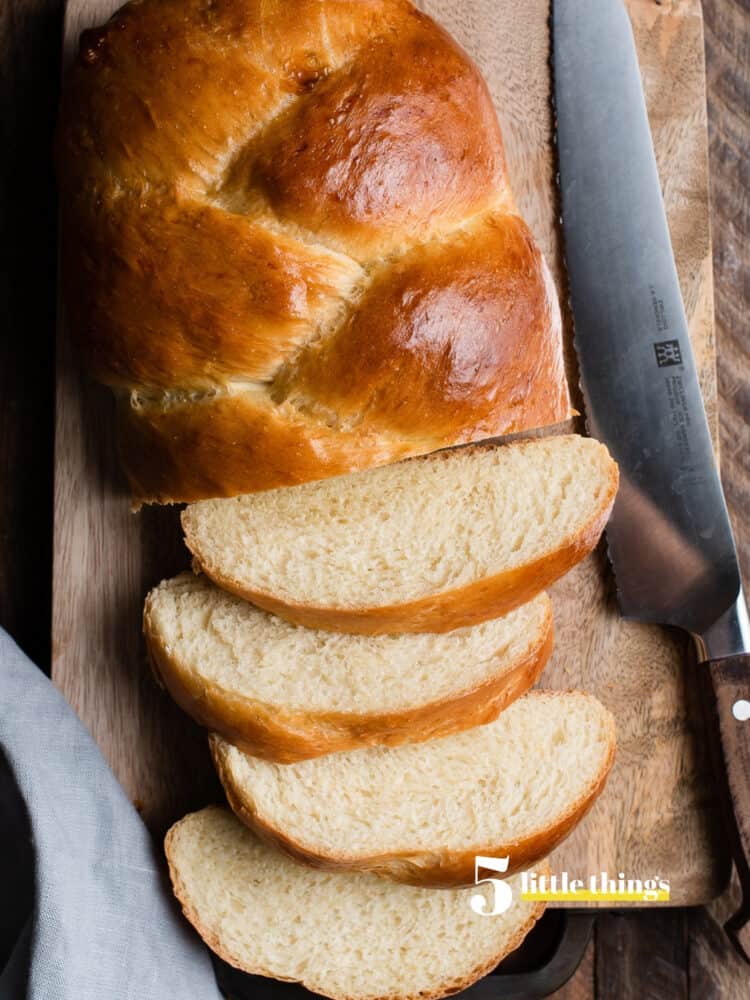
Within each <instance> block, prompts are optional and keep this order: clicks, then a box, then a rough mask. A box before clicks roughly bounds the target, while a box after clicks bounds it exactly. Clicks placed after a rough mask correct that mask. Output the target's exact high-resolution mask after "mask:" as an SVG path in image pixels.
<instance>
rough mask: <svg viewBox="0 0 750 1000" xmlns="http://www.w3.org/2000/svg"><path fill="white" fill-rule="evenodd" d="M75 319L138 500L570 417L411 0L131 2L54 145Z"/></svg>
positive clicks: (546, 297) (95, 52)
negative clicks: (114, 409) (115, 411)
mask: <svg viewBox="0 0 750 1000" xmlns="http://www.w3.org/2000/svg"><path fill="white" fill-rule="evenodd" d="M57 168H58V175H59V178H60V184H61V189H62V194H63V197H62V200H61V203H62V210H63V223H64V241H65V252H64V254H63V257H62V261H63V268H64V282H65V286H66V302H67V313H68V316H69V317H70V320H71V323H72V326H73V328H74V329H75V331H76V334H77V337H78V339H79V341H80V343H81V345H82V349H83V354H84V357H85V359H86V361H87V364H88V366H89V368H90V370H91V372H92V373H93V374H94V375H95V376H96V377H97V378H98V379H100V380H101V381H102V382H105V383H107V384H109V385H111V386H112V387H113V388H114V389H115V391H116V392H117V394H118V397H119V419H120V428H121V434H120V437H121V453H122V458H123V462H124V466H125V469H126V472H127V474H128V477H129V480H130V483H131V488H132V492H133V495H134V499H135V500H136V502H149V501H160V502H169V501H192V500H197V499H201V498H208V497H218V496H234V495H237V494H240V493H246V492H253V491H256V490H262V489H268V488H271V487H277V486H287V485H293V484H295V483H302V482H306V481H310V480H313V479H320V478H324V477H327V476H333V475H339V474H341V473H345V472H349V471H353V470H355V469H363V468H367V467H371V466H375V465H381V464H385V463H388V462H391V461H395V460H397V459H399V458H402V457H406V456H408V455H413V454H421V453H426V452H429V451H434V450H435V449H437V448H441V447H444V446H447V445H452V444H461V443H466V442H469V441H474V440H479V439H482V438H488V437H493V436H499V435H503V434H508V433H512V432H517V431H521V430H527V429H530V428H533V427H541V426H546V425H551V424H555V423H559V422H561V421H563V420H565V419H566V418H567V417H568V416H570V414H571V409H570V401H569V396H568V390H567V385H566V382H565V376H564V367H563V359H562V347H561V321H560V312H559V307H558V303H557V297H556V293H555V288H554V284H553V282H552V280H551V278H550V275H549V271H548V269H547V267H546V265H545V262H544V260H543V258H542V255H541V253H540V251H539V249H538V247H537V246H536V244H535V242H534V239H533V237H532V235H531V233H530V231H529V229H528V227H527V226H526V224H525V223H524V221H523V220H522V219H521V218H520V217H519V215H518V213H517V210H516V208H515V205H514V201H513V196H512V193H511V191H510V188H509V184H508V177H507V171H506V166H505V159H504V153H503V146H502V139H501V135H500V130H499V126H498V123H497V118H496V115H495V111H494V108H493V106H492V101H491V98H490V95H489V92H488V90H487V87H486V85H485V83H484V81H483V80H482V78H481V76H480V74H479V72H478V70H477V68H476V66H475V65H474V64H473V63H472V62H471V60H470V59H469V58H468V56H467V55H466V54H465V53H464V52H463V51H462V50H461V49H460V48H459V46H458V45H457V44H456V43H455V42H454V41H453V40H452V39H451V38H450V37H449V35H447V34H446V32H445V31H443V29H442V28H440V27H439V26H438V25H436V24H435V22H434V21H432V20H431V19H430V18H429V17H427V16H426V15H425V14H424V13H422V12H421V11H418V10H417V9H416V8H414V7H413V6H412V5H411V4H410V3H409V2H408V0H263V2H261V0H158V2H157V0H139V2H134V3H131V4H128V5H127V6H126V7H123V8H122V9H121V10H120V11H118V12H117V13H116V14H115V15H114V17H113V18H112V19H111V20H110V21H109V22H108V23H107V24H106V25H104V26H103V27H101V28H98V29H95V30H91V31H87V32H84V34H83V35H82V36H81V41H80V51H79V56H78V59H77V61H76V62H75V64H74V65H73V67H72V68H71V70H70V72H69V74H68V77H67V80H66V86H65V89H64V96H63V103H62V110H61V117H60V124H59V129H58V137H57Z"/></svg>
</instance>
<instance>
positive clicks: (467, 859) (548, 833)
mask: <svg viewBox="0 0 750 1000" xmlns="http://www.w3.org/2000/svg"><path fill="white" fill-rule="evenodd" d="M551 693H552V692H548V691H545V692H543V694H544V695H547V696H549V695H550V694H551ZM557 693H564V692H557ZM609 737H610V738H609V753H608V755H607V758H606V760H605V762H604V764H603V766H602V768H601V770H600V771H599V773H598V774H597V776H596V778H595V779H594V780H593V781H592V782H591V784H590V785H589V787H588V788H587V789H586V790H585V792H583V793H582V794H581V796H580V797H579V798H578V799H577V801H576V802H574V803H572V805H571V807H570V808H569V809H568V810H567V811H566V812H565V813H564V814H563V815H561V816H559V817H558V818H557V820H556V822H554V823H553V824H551V825H550V826H547V827H541V828H540V829H538V830H536V831H534V833H531V834H529V836H527V837H524V838H523V839H522V840H519V841H515V842H512V843H499V844H498V843H495V844H475V845H474V846H472V847H470V848H467V849H466V850H464V851H456V850H453V849H448V848H442V849H441V848H440V846H439V845H437V844H436V845H435V848H434V849H433V850H430V851H409V850H407V849H404V850H403V851H400V852H390V853H384V854H374V855H370V856H367V855H362V854H353V853H350V854H346V853H343V852H342V853H341V854H340V855H334V854H324V853H322V852H321V851H317V850H315V849H314V848H312V847H311V846H310V845H309V844H301V843H299V842H297V841H295V840H293V839H292V838H291V837H289V836H287V835H286V834H285V833H284V831H283V830H280V829H278V827H274V826H273V825H272V824H271V822H270V821H269V820H268V818H267V817H265V816H263V815H262V814H261V813H260V812H259V810H258V808H257V806H256V804H255V803H254V801H253V800H252V798H251V797H249V796H248V795H247V793H246V792H245V790H244V789H242V788H240V787H238V786H237V785H236V783H235V782H234V780H233V774H232V770H231V768H230V767H227V766H226V753H225V750H223V748H222V744H221V741H220V740H217V739H214V738H210V739H209V745H210V747H211V755H212V757H213V761H214V765H215V767H216V770H217V772H218V775H219V778H220V780H221V783H222V785H223V787H224V791H225V793H226V796H227V801H228V803H229V805H230V806H231V808H232V811H233V812H234V814H235V815H236V816H237V817H238V819H241V820H242V822H243V823H244V824H245V825H246V826H248V827H249V828H250V829H251V830H253V832H254V833H256V834H257V835H258V836H259V837H260V838H261V839H262V840H264V841H265V842H266V843H268V844H271V845H272V846H275V847H277V848H279V849H280V850H282V851H284V852H285V853H286V854H288V855H289V856H290V857H292V858H294V859H295V860H297V861H300V862H302V863H303V864H306V865H309V866H310V867H312V868H321V869H323V870H325V871H362V872H370V873H372V874H373V875H379V876H381V877H382V878H389V879H391V880H393V881H394V882H403V883H405V884H406V885H414V886H421V887H423V888H433V889H456V888H460V887H461V886H469V885H473V884H474V878H475V870H474V863H475V859H476V857H477V855H482V856H484V857H491V858H505V857H507V858H509V862H508V871H507V873H504V876H503V877H509V876H511V875H514V874H515V873H516V872H520V871H525V870H527V869H528V868H531V867H533V866H534V865H535V864H536V863H537V862H538V861H539V860H540V859H542V858H546V857H547V856H548V855H549V854H551V853H552V851H553V850H554V849H555V848H556V847H557V846H558V845H559V844H561V843H562V841H563V840H565V838H566V837H567V836H568V835H569V834H570V833H572V832H573V830H575V828H576V827H577V826H578V824H579V823H580V822H581V820H582V819H583V818H584V816H585V815H586V813H587V812H588V811H589V810H590V809H591V807H592V806H593V804H594V802H595V801H596V799H597V798H598V797H599V794H600V793H601V792H602V790H603V789H604V786H605V784H606V783H607V778H608V776H609V772H610V770H611V769H612V764H613V763H614V759H615V749H616V743H617V738H616V733H615V722H614V719H613V718H612V716H611V715H610V716H609Z"/></svg>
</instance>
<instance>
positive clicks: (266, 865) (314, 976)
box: [165, 807, 549, 1000]
mask: <svg viewBox="0 0 750 1000" xmlns="http://www.w3.org/2000/svg"><path fill="white" fill-rule="evenodd" d="M165 848H166V854H167V859H168V861H169V871H170V876H171V879H172V885H173V888H174V892H175V895H176V896H177V898H178V899H179V901H180V903H181V904H182V908H183V911H184V913H185V916H186V917H187V919H188V920H189V921H190V922H191V923H192V924H193V926H194V927H195V929H196V930H197V931H198V933H199V934H200V935H201V937H202V938H203V940H204V941H205V942H206V944H207V945H208V946H209V948H211V949H212V950H213V951H214V952H216V954H217V955H220V956H221V957H222V958H223V959H224V960H225V961H227V962H229V963H230V964H231V965H233V966H235V968H238V969H242V970H243V971H245V972H250V973H255V974H256V975H261V976H270V977H272V978H274V979H281V980H285V981H288V982H298V983H302V984H303V985H304V986H306V987H307V988H308V989H309V990H312V991H313V992H314V993H318V994H321V995H322V996H326V997H333V998H334V1000H431V998H438V997H444V996H447V995H448V994H450V993H455V992H457V991H458V990H461V989H464V988H465V987H467V986H469V985H471V983H473V982H475V981H476V980H477V979H479V978H480V977H481V976H483V975H485V973H487V972H490V971H491V970H492V969H493V968H494V967H495V966H496V965H497V964H498V962H500V960H501V959H503V958H504V957H505V956H506V955H507V954H508V953H509V952H511V951H513V950H514V949H515V948H517V947H518V945H519V944H521V942H522V941H523V939H524V937H525V936H526V935H527V934H528V932H529V931H530V930H531V928H532V927H533V926H534V924H535V922H536V921H537V920H538V919H539V917H540V916H541V914H542V911H543V910H544V905H543V904H541V903H533V902H527V901H524V900H522V899H520V898H519V878H518V877H516V878H515V879H509V881H508V884H509V885H510V887H511V891H512V892H513V901H512V903H511V906H510V907H509V909H507V910H506V911H505V912H504V913H500V914H498V915H497V916H481V915H479V914H477V913H475V912H474V911H473V910H472V907H471V899H472V897H473V896H474V895H476V894H478V893H481V894H482V895H483V896H485V899H486V904H485V905H486V906H487V907H488V908H490V907H492V905H493V901H492V896H491V893H490V892H488V890H487V887H485V886H481V887H479V888H476V889H463V890H454V891H452V892H430V891H429V890H426V889H414V888H411V887H409V886H403V885H394V884H393V883H392V882H386V881H384V880H383V879H379V878H374V877H373V876H371V875H361V874H356V875H341V874H332V873H330V872H321V871H313V870H312V869H309V868H305V867H303V866H302V865H298V864H295V863H294V862H293V861H290V860H289V859H288V858H286V857H284V855H283V854H279V853H278V852H277V851H273V850H272V849H271V848H269V847H267V846H266V845H264V844H262V843H261V842H260V841H258V840H257V839H256V838H255V837H254V836H253V835H252V834H251V833H250V832H249V831H248V830H247V829H246V828H245V827H244V826H242V824H241V823H240V822H239V821H238V820H237V819H235V817H234V816H232V814H231V813H230V812H228V811H227V810H225V809H219V808H217V807H210V808H208V809H204V810H202V811H201V812H197V813H192V814H191V815H189V816H186V817H185V818H184V819H183V820H181V821H180V822H179V823H177V824H176V825H175V826H173V827H172V829H171V830H170V831H169V833H168V834H167V838H166V842H165ZM536 871H537V873H539V874H541V873H547V872H548V871H549V869H548V867H547V866H546V865H542V866H539V867H538V868H537V869H536Z"/></svg>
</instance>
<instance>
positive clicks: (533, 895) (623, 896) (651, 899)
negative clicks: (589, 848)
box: [521, 889, 669, 903]
mask: <svg viewBox="0 0 750 1000" xmlns="http://www.w3.org/2000/svg"><path fill="white" fill-rule="evenodd" d="M521 899H522V900H523V901H524V902H527V903H668V902H669V889H655V890H654V891H653V892H649V893H648V894H646V893H645V892H591V891H590V890H588V889H581V891H580V892H522V893H521Z"/></svg>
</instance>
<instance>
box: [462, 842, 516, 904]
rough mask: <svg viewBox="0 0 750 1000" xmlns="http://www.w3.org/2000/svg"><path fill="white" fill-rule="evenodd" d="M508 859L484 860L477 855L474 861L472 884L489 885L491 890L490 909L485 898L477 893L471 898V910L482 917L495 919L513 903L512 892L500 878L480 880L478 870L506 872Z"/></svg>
mask: <svg viewBox="0 0 750 1000" xmlns="http://www.w3.org/2000/svg"><path fill="white" fill-rule="evenodd" d="M509 860H510V859H509V858H485V857H482V855H481V854H480V855H477V857H476V858H475V859H474V884H475V885H491V886H492V888H493V894H494V897H495V898H494V900H493V905H492V907H491V908H488V906H487V897H486V896H483V895H482V893H480V892H477V893H475V894H474V895H473V896H472V897H471V908H472V910H473V911H474V912H475V913H478V914H479V915H480V916H482V917H496V916H497V915H498V914H499V913H505V911H506V910H507V909H508V908H509V907H510V904H511V903H512V902H513V890H512V889H511V887H510V886H509V885H508V883H507V882H503V880H502V879H501V878H480V877H479V869H480V868H486V869H487V870H488V871H491V872H507V870H508V861H509Z"/></svg>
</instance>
